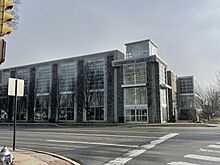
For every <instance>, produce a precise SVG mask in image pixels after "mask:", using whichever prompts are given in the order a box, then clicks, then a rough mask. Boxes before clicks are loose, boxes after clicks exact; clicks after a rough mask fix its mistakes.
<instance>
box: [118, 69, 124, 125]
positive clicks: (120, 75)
mask: <svg viewBox="0 0 220 165" xmlns="http://www.w3.org/2000/svg"><path fill="white" fill-rule="evenodd" d="M122 85H123V67H122V66H120V67H117V105H118V107H117V108H118V109H117V112H118V114H117V116H118V122H122V121H124V94H123V88H122V87H121V86H122Z"/></svg>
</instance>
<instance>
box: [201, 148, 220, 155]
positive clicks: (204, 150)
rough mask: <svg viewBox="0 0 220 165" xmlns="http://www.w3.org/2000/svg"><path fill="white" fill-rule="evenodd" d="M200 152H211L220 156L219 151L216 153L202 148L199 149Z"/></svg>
mask: <svg viewBox="0 0 220 165" xmlns="http://www.w3.org/2000/svg"><path fill="white" fill-rule="evenodd" d="M200 151H203V152H213V153H218V154H220V151H216V150H207V149H203V148H200Z"/></svg>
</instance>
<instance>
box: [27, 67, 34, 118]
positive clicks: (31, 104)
mask: <svg viewBox="0 0 220 165" xmlns="http://www.w3.org/2000/svg"><path fill="white" fill-rule="evenodd" d="M29 77H30V80H29V89H28V91H29V95H28V122H34V104H35V103H34V102H35V93H34V90H35V68H34V67H33V68H30V75H29Z"/></svg>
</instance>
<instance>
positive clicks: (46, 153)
mask: <svg viewBox="0 0 220 165" xmlns="http://www.w3.org/2000/svg"><path fill="white" fill-rule="evenodd" d="M18 149H21V150H27V151H32V152H36V153H41V154H45V155H50V156H53V157H56V158H58V159H62V160H64V161H66V162H68V163H70V164H73V165H81V164H80V163H79V162H77V161H76V160H72V159H69V158H66V157H64V156H61V155H58V154H54V153H50V152H46V151H39V150H34V149H29V148H18Z"/></svg>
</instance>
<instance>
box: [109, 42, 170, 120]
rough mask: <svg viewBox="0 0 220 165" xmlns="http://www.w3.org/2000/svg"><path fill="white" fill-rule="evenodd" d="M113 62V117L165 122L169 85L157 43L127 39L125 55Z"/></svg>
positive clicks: (165, 65) (166, 118)
mask: <svg viewBox="0 0 220 165" xmlns="http://www.w3.org/2000/svg"><path fill="white" fill-rule="evenodd" d="M112 63H113V67H114V74H115V87H116V89H117V91H116V92H115V96H114V98H115V103H116V104H115V107H114V109H115V110H114V111H115V114H117V115H115V120H116V121H117V119H119V120H122V121H124V122H135V123H136V122H146V123H163V122H167V120H168V97H167V89H168V88H170V86H169V85H167V83H166V69H167V64H166V63H165V62H164V61H163V60H162V59H161V58H159V56H158V55H157V45H156V44H155V43H153V42H152V41H151V40H150V39H148V40H143V41H138V42H133V43H128V44H126V58H125V59H120V60H115V61H113V62H112ZM118 109H121V110H120V111H118ZM117 122H120V121H117Z"/></svg>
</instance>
